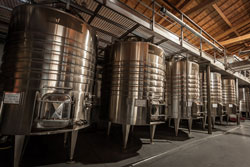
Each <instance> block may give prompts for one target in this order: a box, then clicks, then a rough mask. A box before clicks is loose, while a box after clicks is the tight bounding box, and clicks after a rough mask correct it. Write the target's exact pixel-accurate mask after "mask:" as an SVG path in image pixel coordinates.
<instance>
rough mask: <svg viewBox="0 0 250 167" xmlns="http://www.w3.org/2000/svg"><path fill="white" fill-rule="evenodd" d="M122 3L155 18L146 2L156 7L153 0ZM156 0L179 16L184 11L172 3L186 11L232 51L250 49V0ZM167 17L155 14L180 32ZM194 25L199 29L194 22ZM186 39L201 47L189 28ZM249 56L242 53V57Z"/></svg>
mask: <svg viewBox="0 0 250 167" xmlns="http://www.w3.org/2000/svg"><path fill="white" fill-rule="evenodd" d="M121 2H123V3H125V4H126V5H128V6H129V7H131V8H133V9H135V10H137V11H138V12H139V13H142V14H144V15H145V16H147V17H148V18H151V17H152V11H151V10H150V9H148V8H147V7H145V5H143V4H146V5H147V6H149V7H152V1H151V0H121ZM156 2H158V3H159V4H160V5H161V6H163V7H165V8H166V9H167V10H169V11H170V12H172V13H173V14H175V15H176V16H178V17H180V14H179V13H178V12H177V11H176V10H174V9H173V7H171V5H170V4H172V5H173V6H174V7H175V8H177V9H178V10H180V11H181V12H183V13H185V14H186V15H187V16H188V17H189V18H191V19H192V20H193V21H194V22H195V23H196V24H198V25H199V26H200V27H201V28H202V29H203V30H205V31H206V32H207V33H208V34H210V35H211V36H212V37H213V38H215V39H216V40H217V41H219V42H220V44H222V45H223V46H224V47H225V48H226V49H227V50H228V52H229V53H231V54H236V55H238V53H239V51H240V50H241V51H243V50H249V49H250V0H156ZM155 9H156V11H159V10H160V7H159V6H156V7H155ZM165 18H166V17H165ZM166 19H167V20H166ZM166 19H163V18H162V17H161V16H159V15H156V16H155V21H156V22H157V23H158V24H160V25H162V26H163V27H166V28H167V29H169V30H170V31H172V32H174V33H176V34H177V35H180V27H178V26H176V24H174V23H171V20H169V19H168V18H166ZM168 20H169V21H168ZM184 21H185V20H184ZM187 23H188V24H189V22H187ZM190 26H192V27H193V28H196V27H195V26H193V25H192V24H191V23H190ZM197 30H198V29H197ZM184 39H186V40H187V41H189V42H190V43H192V44H194V45H197V46H199V40H197V39H198V38H196V37H194V36H193V35H192V34H191V33H190V32H188V31H186V32H185V33H184ZM203 49H204V50H205V49H209V47H206V46H204V47H203ZM246 56H247V55H241V57H242V58H244V57H246Z"/></svg>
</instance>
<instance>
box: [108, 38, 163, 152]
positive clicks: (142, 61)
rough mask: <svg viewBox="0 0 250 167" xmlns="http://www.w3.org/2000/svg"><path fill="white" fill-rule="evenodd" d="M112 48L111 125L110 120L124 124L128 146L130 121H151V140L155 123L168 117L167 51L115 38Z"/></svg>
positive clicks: (137, 123)
mask: <svg viewBox="0 0 250 167" xmlns="http://www.w3.org/2000/svg"><path fill="white" fill-rule="evenodd" d="M111 50H112V51H111V52H110V53H111V55H110V58H111V59H110V60H111V61H109V62H111V64H112V67H111V68H112V70H111V71H112V76H111V85H110V88H108V89H110V102H109V104H110V105H109V120H110V122H109V129H110V126H111V123H116V124H121V125H122V126H123V133H124V139H123V141H124V143H123V144H124V148H126V145H127V140H128V134H129V130H130V126H131V125H132V126H134V125H151V126H150V127H151V130H150V132H151V138H150V139H151V141H152V139H153V136H154V131H155V127H156V124H159V123H164V122H165V120H166V117H167V115H166V113H165V109H164V108H165V97H164V95H165V80H166V65H165V59H164V51H163V49H161V48H160V47H158V46H156V45H153V44H151V43H148V42H139V41H133V40H128V41H124V42H116V43H115V44H114V45H113V46H112V49H111ZM108 71H109V70H108ZM107 78H109V77H107ZM108 133H109V130H108Z"/></svg>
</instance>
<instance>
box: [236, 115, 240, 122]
mask: <svg viewBox="0 0 250 167" xmlns="http://www.w3.org/2000/svg"><path fill="white" fill-rule="evenodd" d="M236 119H237V120H236V123H237V125H240V113H237V114H236Z"/></svg>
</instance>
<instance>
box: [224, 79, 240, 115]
mask: <svg viewBox="0 0 250 167" xmlns="http://www.w3.org/2000/svg"><path fill="white" fill-rule="evenodd" d="M222 100H223V101H222V102H223V106H224V111H225V112H226V114H227V115H230V114H236V112H237V102H236V85H235V79H222Z"/></svg>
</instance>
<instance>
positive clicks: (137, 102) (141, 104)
mask: <svg viewBox="0 0 250 167" xmlns="http://www.w3.org/2000/svg"><path fill="white" fill-rule="evenodd" d="M135 106H138V107H147V100H138V99H136V100H135Z"/></svg>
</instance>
